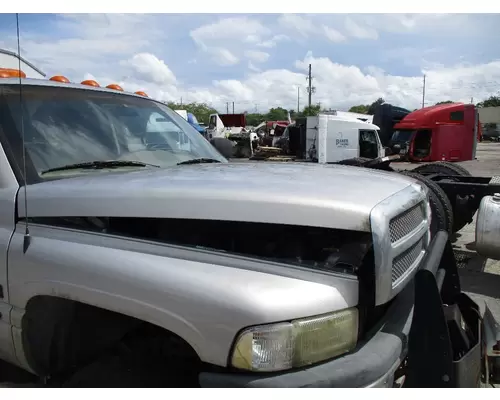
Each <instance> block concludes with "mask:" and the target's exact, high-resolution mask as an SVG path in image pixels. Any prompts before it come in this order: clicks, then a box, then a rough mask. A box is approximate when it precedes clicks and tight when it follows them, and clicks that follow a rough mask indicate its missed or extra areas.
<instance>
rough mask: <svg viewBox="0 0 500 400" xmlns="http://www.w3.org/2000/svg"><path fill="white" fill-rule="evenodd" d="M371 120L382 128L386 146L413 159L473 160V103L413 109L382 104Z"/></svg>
mask: <svg viewBox="0 0 500 400" xmlns="http://www.w3.org/2000/svg"><path fill="white" fill-rule="evenodd" d="M374 121H376V122H377V123H379V124H380V126H382V127H383V129H382V130H383V134H382V136H383V138H385V140H386V141H387V146H388V147H390V148H391V149H392V150H393V151H395V152H398V153H399V154H401V156H402V157H404V158H405V159H406V160H408V161H413V162H429V161H452V162H457V161H467V160H473V159H474V158H475V156H476V147H477V143H478V142H479V141H480V140H481V124H480V122H479V114H478V112H477V109H476V107H475V106H474V105H473V104H462V103H451V104H439V105H435V106H431V107H425V108H422V109H419V110H415V111H413V112H410V111H409V110H405V109H402V108H400V107H394V106H392V105H390V104H383V105H381V106H380V107H379V108H378V109H377V111H376V113H375V116H374Z"/></svg>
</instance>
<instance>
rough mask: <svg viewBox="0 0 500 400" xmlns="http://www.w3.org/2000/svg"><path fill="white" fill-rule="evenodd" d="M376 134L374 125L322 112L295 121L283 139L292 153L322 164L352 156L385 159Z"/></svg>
mask: <svg viewBox="0 0 500 400" xmlns="http://www.w3.org/2000/svg"><path fill="white" fill-rule="evenodd" d="M378 132H379V129H378V126H376V125H373V124H371V123H369V122H363V121H360V120H359V119H357V118H352V117H343V116H337V115H332V114H327V113H324V114H319V115H318V116H312V117H306V118H297V120H296V122H295V124H294V125H291V126H289V127H288V128H287V132H286V134H285V137H289V143H290V144H289V147H290V152H291V153H292V154H297V155H298V157H299V158H302V159H304V160H308V161H317V162H318V163H320V164H326V163H335V162H339V161H342V160H346V159H350V158H356V157H362V158H371V159H375V158H380V157H383V156H385V149H384V147H383V146H382V143H381V141H380V137H379V135H378Z"/></svg>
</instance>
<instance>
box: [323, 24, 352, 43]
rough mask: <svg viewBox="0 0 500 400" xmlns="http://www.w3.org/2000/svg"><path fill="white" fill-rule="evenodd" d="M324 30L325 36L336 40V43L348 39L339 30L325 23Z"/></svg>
mask: <svg viewBox="0 0 500 400" xmlns="http://www.w3.org/2000/svg"><path fill="white" fill-rule="evenodd" d="M323 31H324V33H325V36H326V37H327V38H328V40H330V41H332V42H334V43H339V42H343V41H344V40H346V37H345V36H344V35H342V34H341V33H340V32H339V31H338V30H336V29H333V28H329V27H328V26H326V25H323Z"/></svg>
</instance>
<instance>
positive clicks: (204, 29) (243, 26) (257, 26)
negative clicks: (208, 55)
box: [190, 17, 270, 48]
mask: <svg viewBox="0 0 500 400" xmlns="http://www.w3.org/2000/svg"><path fill="white" fill-rule="evenodd" d="M269 32H270V31H269V29H268V28H266V27H265V26H264V25H262V23H261V22H260V21H257V20H254V19H251V18H248V17H232V18H223V19H220V20H218V21H217V22H214V23H211V24H206V25H203V26H200V27H199V28H196V29H194V30H192V31H191V32H190V36H191V38H193V40H194V41H195V42H196V43H197V44H198V45H199V46H200V47H202V48H207V47H210V46H212V45H213V44H214V42H215V43H220V42H221V41H228V40H234V39H236V40H245V41H249V42H258V41H259V40H260V39H261V37H263V36H266V35H268V34H269Z"/></svg>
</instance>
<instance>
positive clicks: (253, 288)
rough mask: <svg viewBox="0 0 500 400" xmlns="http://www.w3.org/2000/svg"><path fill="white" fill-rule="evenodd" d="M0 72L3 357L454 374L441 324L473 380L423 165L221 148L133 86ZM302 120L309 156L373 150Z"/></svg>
mask: <svg viewBox="0 0 500 400" xmlns="http://www.w3.org/2000/svg"><path fill="white" fill-rule="evenodd" d="M0 72H1V71H0ZM14 72H15V71H14ZM5 74H6V75H9V74H11V77H6V78H1V79H0V165H1V168H0V201H1V204H2V207H0V257H1V259H2V260H3V261H2V262H0V358H1V359H2V360H4V361H7V362H9V363H12V364H14V365H17V366H19V367H21V368H23V369H25V370H26V371H28V372H30V373H32V374H34V375H36V376H38V377H39V378H40V380H41V381H42V382H45V383H47V382H49V383H50V384H52V385H54V386H57V385H60V384H63V385H66V386H69V387H96V386H104V387H145V386H147V387H159V386H168V387H200V386H201V387H392V386H394V385H396V384H397V382H399V381H401V376H404V377H406V376H407V377H408V382H410V383H409V385H412V386H424V387H428V386H429V385H435V384H436V382H438V383H437V384H438V385H445V386H450V385H452V386H453V385H454V386H456V385H457V382H458V378H456V374H455V373H453V371H452V369H450V368H451V367H450V368H448V366H449V365H451V361H450V358H449V357H451V356H452V355H454V354H455V353H453V352H452V351H451V350H453V349H454V348H455V347H452V344H451V339H450V338H449V336H447V335H445V334H444V335H443V334H441V332H442V331H440V330H439V329H442V328H443V326H444V327H445V329H446V326H447V325H446V324H448V325H452V326H453V327H456V329H458V331H457V332H460V333H461V334H464V335H468V336H467V338H468V339H467V344H466V345H465V346H461V347H460V349H459V350H460V352H459V353H457V354H460V357H462V358H463V359H464V360H465V361H464V362H462V361H460V362H461V364H460V365H459V367H457V368H459V369H460V371H467V377H472V378H471V379H470V380H469V381H467V382H468V383H467V384H468V385H469V384H470V385H475V384H476V383H477V382H476V381H477V379H479V375H480V374H479V373H478V368H480V367H479V366H480V360H479V359H478V358H477V355H478V354H480V352H479V353H478V349H479V344H478V343H479V336H478V335H479V331H478V325H477V324H476V322H477V318H478V317H477V314H475V313H474V312H471V309H474V310H475V308H474V304H472V305H470V304H469V303H467V301H465V300H463V299H464V298H465V299H466V300H467V296H466V295H465V294H463V293H461V292H460V288H459V285H457V279H458V278H457V277H458V275H457V271H456V264H455V263H454V257H453V252H451V256H450V252H449V250H450V249H451V247H450V246H451V245H450V243H449V241H448V236H447V233H446V232H445V231H437V232H435V231H431V203H430V200H429V199H430V198H429V192H428V189H427V188H426V186H425V185H422V184H420V183H419V181H418V180H415V179H411V178H409V177H408V176H404V175H400V174H395V173H390V172H384V171H375V170H370V169H365V168H356V167H349V166H342V165H326V164H323V165H318V164H314V163H276V164H272V163H239V164H238V163H229V162H228V161H227V160H226V159H225V158H224V157H222V156H221V155H220V154H219V153H218V152H217V151H216V150H215V149H214V148H213V146H212V145H211V144H210V143H209V142H208V141H207V140H205V139H204V138H203V137H201V135H199V134H198V132H196V130H195V129H193V127H192V126H191V125H190V124H189V123H188V122H187V121H186V120H184V119H183V118H182V117H180V116H179V115H178V114H177V113H175V112H174V111H173V110H171V109H169V108H168V107H167V106H166V105H165V104H163V103H161V102H159V101H156V100H154V99H151V98H148V97H147V96H146V95H145V94H144V93H143V92H137V93H127V92H125V91H124V90H123V89H122V88H121V87H119V86H118V85H114V84H111V85H108V86H106V87H101V86H100V85H99V84H98V83H97V82H95V81H84V82H82V83H71V82H69V80H68V79H67V78H64V77H61V76H58V77H53V78H51V79H50V80H37V79H25V78H24V77H23V74H22V73H21V71H17V72H15V73H13V72H12V71H10V72H8V73H5ZM12 75H14V76H16V77H12ZM21 90H22V102H21V101H20V96H19V94H20V92H21ZM311 121H314V120H311ZM315 121H316V122H315V123H317V128H318V129H317V130H316V129H313V127H311V135H312V136H316V139H315V141H314V140H313V141H312V143H316V144H318V145H319V147H318V151H319V152H321V151H325V153H326V155H325V156H323V155H321V154H320V155H319V157H326V159H327V160H328V159H329V157H330V156H329V153H328V151H327V150H328V149H329V148H330V147H331V146H334V147H339V148H340V149H341V150H342V151H345V152H347V151H348V150H349V148H350V147H351V146H352V147H356V144H357V143H358V141H359V140H360V139H359V138H360V137H361V136H363V135H362V133H363V132H364V131H367V132H370V133H369V135H368V136H370V137H369V138H365V139H366V140H367V141H368V142H369V143H370V146H367V148H368V149H371V150H372V151H375V150H374V149H375V148H378V147H379V146H378V142H376V140H375V139H374V137H375V134H376V126H373V125H371V124H367V123H363V122H361V121H359V122H357V124H359V126H357V128H356V129H354V128H353V129H352V132H351V131H350V130H349V129H347V126H351V124H346V121H338V122H341V123H340V124H333V125H332V126H330V127H329V126H328V124H327V122H328V121H336V120H335V119H330V118H329V117H328V116H319V118H317V119H316V120H315ZM333 126H335V128H334V127H333ZM148 127H149V128H148ZM320 131H324V132H323V133H326V132H329V131H331V133H332V135H333V136H332V137H331V138H327V137H325V135H323V136H321V135H322V134H321V132H320ZM316 132H317V133H318V134H316ZM313 133H314V135H313ZM344 133H345V135H346V136H344ZM180 136H182V137H183V143H184V145H186V146H185V147H182V146H181V145H180V144H179V140H178V139H179V137H180ZM363 137H364V136H363ZM346 139H347V141H346ZM350 140H353V141H355V144H354V145H351V143H350ZM321 143H323V144H324V146H323V147H321ZM310 144H311V141H310V142H308V145H310ZM309 147H310V146H309ZM377 151H378V150H377ZM356 154H357V153H356ZM442 288H444V291H442V290H441V289H442ZM441 292H442V293H444V294H441ZM464 296H465V297H464ZM460 299H462V300H460ZM444 304H446V307H449V306H456V309H453V313H452V314H451V315H452V317H453V318H452V319H451V320H448V321H446V320H445V316H444V311H443V309H444V307H445V306H444ZM457 304H458V305H457ZM462 311H464V312H462ZM462 314H463V316H464V317H463V318H462V317H461V315H462ZM455 316H458V317H455ZM459 317H460V318H459ZM474 318H475V319H474ZM458 321H459V322H458ZM461 329H462V330H461ZM463 331H466V332H465V333H464V332H463ZM436 332H438V333H436ZM431 345H432V346H431ZM433 346H434V347H433ZM436 348H437V349H442V348H446V349H450V351H449V352H448V351H446V352H442V351H433V354H434V355H433V356H434V357H436V356H437V357H439V361H440V362H436V363H434V364H437V365H439V366H442V365H444V364H446V366H447V367H446V369H445V370H444V372H443V369H432V370H431V371H429V370H428V368H426V367H427V366H428V365H430V364H429V362H428V359H427V358H426V357H428V356H429V353H430V350H432V349H436ZM429 349H430V350H429ZM446 357H448V358H446ZM445 358H446V359H445ZM408 360H409V361H408ZM443 360H444V361H446V363H444V361H443ZM407 361H408V364H407ZM464 363H466V365H465V366H464ZM434 364H432V365H434ZM453 368H454V366H453ZM422 371H424V372H422ZM444 373H446V376H447V377H448V379H446V380H443V379H442V377H443V374H444ZM405 379H406V378H405Z"/></svg>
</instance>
